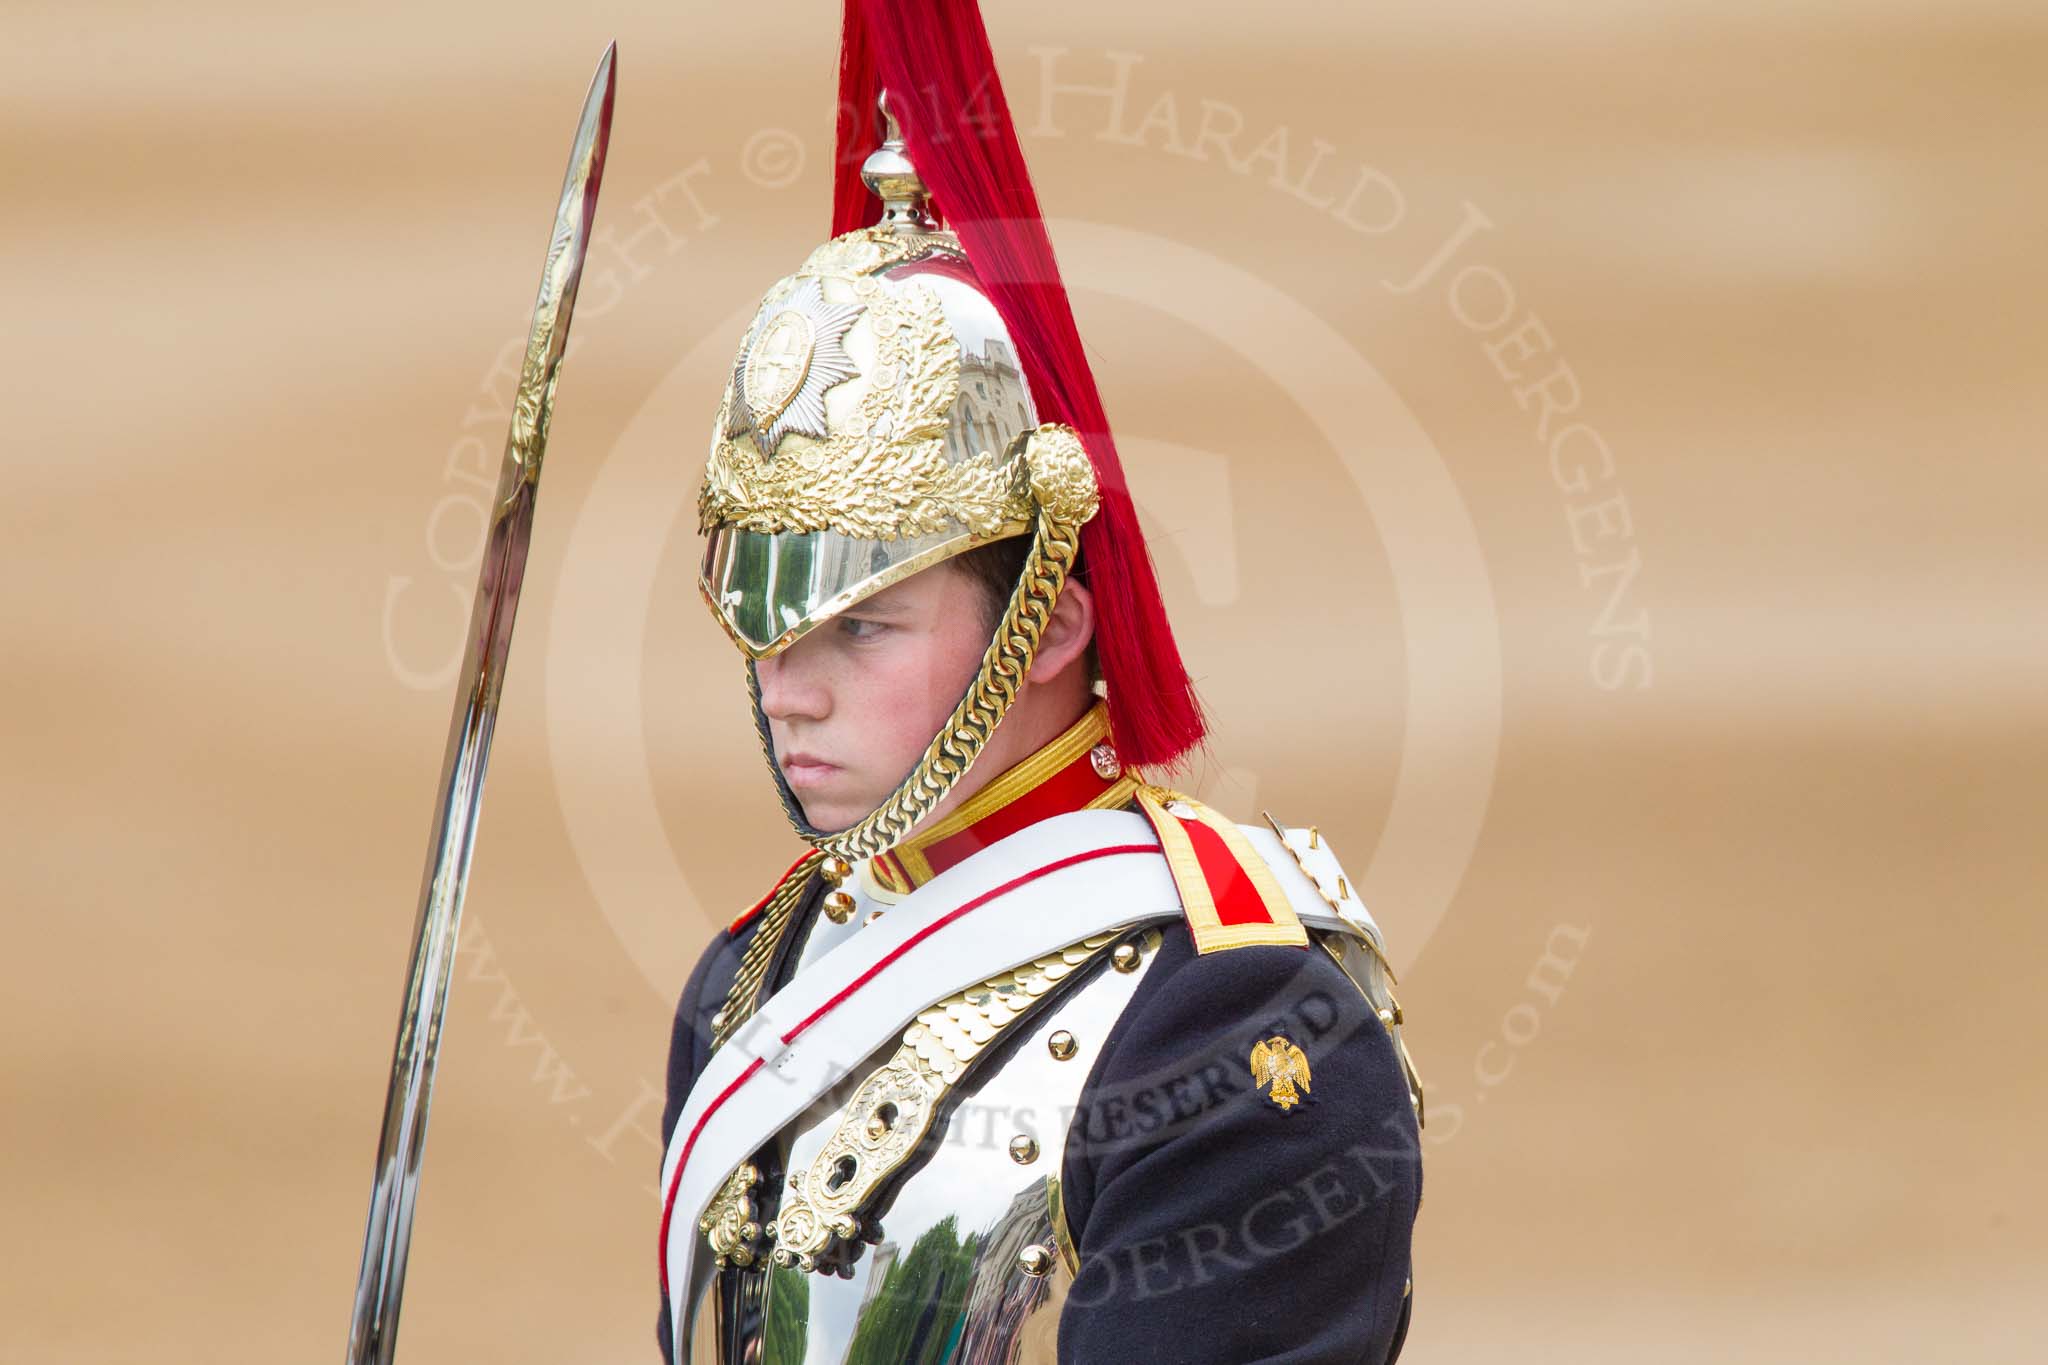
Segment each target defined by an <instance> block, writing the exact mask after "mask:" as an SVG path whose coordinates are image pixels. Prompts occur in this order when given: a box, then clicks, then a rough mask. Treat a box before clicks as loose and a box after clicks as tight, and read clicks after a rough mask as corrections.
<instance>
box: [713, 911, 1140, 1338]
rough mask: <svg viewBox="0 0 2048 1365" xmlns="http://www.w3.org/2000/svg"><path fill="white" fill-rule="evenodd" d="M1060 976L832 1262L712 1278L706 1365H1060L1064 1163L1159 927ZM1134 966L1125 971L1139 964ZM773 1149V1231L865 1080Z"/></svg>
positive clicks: (879, 1060)
mask: <svg viewBox="0 0 2048 1365" xmlns="http://www.w3.org/2000/svg"><path fill="white" fill-rule="evenodd" d="M1133 942H1134V943H1135V944H1136V945H1137V946H1138V948H1139V952H1138V953H1137V954H1136V958H1135V961H1133V959H1132V956H1131V955H1130V954H1129V953H1128V952H1126V953H1124V954H1121V955H1120V956H1119V960H1117V961H1115V962H1114V963H1112V961H1111V959H1110V958H1109V957H1108V956H1107V955H1103V956H1098V957H1096V958H1095V959H1094V960H1093V961H1092V963H1091V964H1090V966H1089V967H1088V968H1087V969H1086V970H1085V971H1082V972H1079V973H1077V974H1076V975H1075V976H1073V977H1072V978H1069V979H1068V980H1066V981H1063V982H1061V983H1060V985H1059V987H1058V988H1057V989H1056V990H1054V991H1052V992H1049V993H1048V994H1047V995H1046V997H1045V998H1044V999H1042V1000H1040V1001H1039V1002H1038V1003H1037V1005H1036V1006H1035V1007H1034V1008H1033V1009H1032V1010H1031V1012H1030V1013H1028V1014H1025V1015H1024V1016H1022V1017H1020V1018H1019V1019H1017V1021H1016V1022H1015V1023H1014V1024H1012V1025H1011V1026H1010V1028H1009V1029H1008V1030H1006V1031H1005V1032H1006V1034H1007V1035H1008V1036H1006V1037H1004V1038H1003V1039H1002V1040H1001V1042H1000V1045H998V1046H996V1047H992V1048H991V1049H989V1050H988V1051H987V1052H985V1053H983V1054H981V1055H980V1056H979V1057H978V1058H977V1059H976V1060H975V1062H974V1064H973V1066H972V1068H971V1069H970V1070H969V1071H968V1073H967V1074H966V1075H965V1077H964V1078H963V1079H962V1080H961V1082H960V1083H959V1084H958V1085H957V1086H956V1087H955V1088H954V1090H953V1091H952V1093H951V1094H950V1095H949V1096H948V1097H947V1099H946V1102H945V1106H944V1107H943V1108H942V1109H941V1110H940V1111H939V1113H938V1116H937V1118H936V1119H935V1121H934V1123H933V1125H932V1128H931V1131H930V1132H929V1134H928V1135H927V1136H926V1139H925V1141H924V1142H923V1144H922V1145H921V1146H920V1147H919V1149H918V1151H917V1153H916V1155H915V1156H914V1157H912V1159H911V1160H910V1161H909V1162H908V1163H906V1165H905V1167H904V1168H903V1170H902V1171H901V1172H900V1173H898V1174H897V1175H896V1176H895V1177H893V1178H892V1179H891V1180H890V1181H889V1182H888V1184H886V1185H885V1186H883V1187H882V1188H881V1189H880V1190H879V1191H878V1193H877V1195H876V1197H875V1198H874V1199H873V1201H872V1202H871V1203H870V1204H869V1205H868V1206H866V1207H865V1208H864V1209H863V1210H862V1218H861V1226H862V1231H861V1235H860V1236H859V1237H858V1238H857V1239H856V1240H855V1241H854V1242H853V1243H852V1244H851V1245H850V1246H849V1247H846V1248H843V1249H841V1251H840V1253H839V1254H838V1255H836V1256H835V1257H834V1258H832V1259H831V1260H830V1261H829V1262H828V1261H821V1263H820V1268H819V1269H818V1270H814V1271H805V1270H802V1269H800V1268H797V1267H794V1266H781V1265H775V1264H772V1263H768V1262H766V1261H765V1260H764V1261H762V1262H759V1263H757V1264H754V1265H751V1266H747V1267H744V1268H727V1269H724V1270H720V1271H718V1272H717V1273H716V1274H714V1275H711V1276H710V1277H709V1280H708V1282H707V1283H705V1284H704V1285H703V1286H702V1288H701V1289H700V1290H699V1292H698V1294H697V1296H696V1299H695V1302H694V1307H693V1310H692V1313H691V1315H690V1316H691V1331H690V1334H689V1343H688V1351H687V1354H686V1356H685V1359H687V1360H689V1361H690V1362H692V1365H1054V1362H1055V1359H1056V1349H1055V1347H1056V1340H1057V1333H1058V1326H1059V1315H1060V1308H1061V1306H1062V1304H1063V1303H1064V1301H1065V1297H1066V1292H1067V1289H1068V1287H1069V1286H1070V1285H1071V1284H1072V1283H1073V1277H1074V1270H1075V1253H1074V1247H1073V1240H1072V1238H1071V1237H1070V1236H1069V1235H1068V1232H1067V1229H1066V1227H1065V1223H1064V1218H1063V1210H1062V1208H1061V1203H1060V1190H1059V1174H1060V1161H1061V1156H1062V1154H1063V1153H1064V1151H1065V1149H1066V1139H1067V1130H1068V1126H1069V1124H1070V1123H1071V1122H1072V1120H1073V1116H1074V1113H1075V1111H1076V1109H1077V1108H1078V1107H1079V1106H1080V1103H1081V1098H1082V1088H1083V1085H1084V1083H1085V1082H1086V1080H1087V1078H1088V1074H1089V1072H1090V1071H1091V1070H1092V1069H1093V1067H1094V1065H1095V1062H1096V1060H1097V1059H1098V1058H1099V1057H1100V1055H1101V1049H1102V1045H1103V1042H1104V1040H1105V1039H1106V1038H1107V1037H1108V1035H1109V1030H1110V1028H1111V1026H1112V1025H1113V1024H1114V1023H1115V1022H1116V1019H1117V1016H1118V1015H1119V1014H1120V1013H1121V1012H1122V1010H1123V1008H1124V1006H1125V1005H1126V1004H1128V1003H1129V1002H1130V999H1131V996H1132V993H1133V992H1134V991H1135V990H1136V988H1137V985H1138V983H1139V981H1140V980H1142V979H1143V977H1144V975H1145V973H1146V972H1147V971H1149V970H1150V969H1151V965H1152V962H1153V960H1154V957H1155V950H1156V948H1157V945H1158V943H1159V934H1158V932H1157V931H1156V930H1155V931H1147V932H1145V933H1144V934H1142V935H1141V936H1139V937H1137V938H1135V939H1134V940H1133ZM1127 968H1128V970H1127ZM893 1051H894V1048H893V1046H892V1047H890V1048H885V1049H882V1050H880V1051H878V1052H877V1053H876V1054H875V1055H874V1056H873V1057H872V1058H870V1059H868V1060H867V1061H866V1062H864V1063H863V1064H862V1065H860V1066H857V1067H855V1068H853V1070H852V1072H851V1074H850V1076H849V1079H848V1081H847V1083H846V1084H845V1085H844V1086H842V1087H841V1088H839V1089H838V1090H835V1091H834V1092H833V1093H832V1094H830V1095H827V1096H826V1097H825V1098H823V1099H821V1100H820V1101H819V1102H818V1103H817V1104H815V1105H813V1106H812V1107H811V1108H810V1109H808V1110H807V1111H805V1113H804V1114H803V1115H802V1116H801V1117H799V1118H798V1119H797V1120H796V1122H794V1123H792V1124H791V1125H790V1126H789V1127H788V1128H787V1129H785V1130H784V1132H783V1133H782V1134H781V1135H780V1136H779V1137H778V1138H777V1139H776V1141H775V1142H774V1143H772V1144H771V1145H770V1147H769V1149H768V1150H767V1151H766V1152H764V1154H763V1155H764V1156H765V1157H766V1158H767V1159H768V1163H769V1165H768V1167H766V1168H764V1170H763V1177H764V1178H763V1181H762V1189H763V1192H764V1193H763V1200H764V1203H765V1205H766V1207H765V1208H764V1209H763V1221H764V1222H767V1221H770V1220H772V1219H773V1218H774V1215H775V1212H776V1208H777V1199H778V1198H779V1197H783V1196H784V1194H785V1192H786V1190H787V1188H788V1180H789V1173H790V1172H801V1171H805V1170H807V1169H809V1168H810V1166H811V1164H812V1162H813V1161H814V1160H815V1159H816V1158H817V1157H818V1155H819V1153H820V1151H821V1150H822V1149H823V1148H824V1147H825V1145H826V1144H827V1142H829V1141H830V1140H831V1138H832V1135H833V1134H834V1133H835V1132H836V1131H837V1130H838V1129H839V1127H840V1125H841V1122H842V1120H843V1117H844V1115H843V1112H842V1110H843V1107H844V1106H845V1105H846V1103H847V1100H848V1099H849V1097H850V1096H851V1095H852V1092H853V1091H854V1089H855V1088H856V1087H857V1085H858V1083H859V1081H860V1080H861V1079H862V1078H863V1077H865V1076H866V1075H867V1074H868V1073H869V1072H870V1071H872V1070H873V1069H874V1068H875V1067H877V1066H880V1065H882V1064H883V1063H884V1062H886V1061H887V1060H888V1058H889V1056H890V1055H891V1053H892V1052H893Z"/></svg>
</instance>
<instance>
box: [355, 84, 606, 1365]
mask: <svg viewBox="0 0 2048 1365" xmlns="http://www.w3.org/2000/svg"><path fill="white" fill-rule="evenodd" d="M617 59H618V44H617V43H613V44H611V45H610V46H608V47H606V48H605V51H604V56H603V58H602V59H601V60H600V61H599V62H598V64H597V74H596V76H595V77H593V78H592V80H591V82H590V93H589V94H588V95H587V96H586V97H585V99H584V101H583V113H582V116H581V117H580V118H579V119H578V120H577V124H576V139H575V142H574V143H573V144H572V145H571V148H570V152H569V170H568V173H567V174H566V175H565V176H564V177H563V179H562V197H561V200H560V203H559V206H558V207H557V209H556V211H555V223H554V231H553V232H552V233H551V234H550V235H549V237H548V255H547V263H546V265H545V266H543V267H542V270H541V277H540V296H539V298H538V299H537V300H536V301H535V303H534V307H533V327H532V330H531V331H530V332H529V334H528V336H527V342H526V358H525V361H524V363H523V364H522V365H521V368H520V374H519V389H518V392H517V394H516V395H515V396H514V399H513V405H512V427H511V430H510V432H509V433H508V434H507V435H506V437H505V461H504V464H503V465H502V467H501V468H500V470H499V473H498V488H497V494H496V497H495V498H494V500H493V504H492V510H491V528H490V535H489V537H488V539H487V540H486V542H485V546H484V556H483V565H482V568H481V570H480V571H479V575H478V580H477V589H476V602H475V605H474V606H473V607H472V608H471V611H470V619H469V637H468V644H467V646H466V649H465V653H464V657H463V663H462V682H461V686H460V687H459V689H458V690H457V692H456V695H455V714H454V718H453V719H452V721H451V722H450V724H449V730H448V747H447V750H446V752H445V756H444V757H443V759H442V762H441V783H440V787H439V788H438V795H437V797H436V800H435V804H434V827H433V834H432V838H431V840H430V842H429V844H428V848H427V866H426V872H425V875H424V876H423V878H422V879H421V883H420V906H419V919H418V921H417V923H416V924H415V926H414V942H413V948H412V959H411V962H410V963H409V964H408V966H407V968H406V978H405V1001H404V1004H403V1006H402V1007H401V1009H400V1011H399V1016H398V1042H397V1045H396V1047H395V1048H394V1050H393V1055H392V1059H391V1083H390V1088H389V1089H388V1090H387V1091H386V1093H385V1097H384V1126H383V1131H382V1133H381V1134H380V1136H379V1138H378V1142H377V1167H376V1172H375V1175H374V1177H373V1180H372V1183H371V1186H370V1216H369V1223H368V1226H367V1228H366V1229H365V1230H364V1233H363V1266H362V1273H361V1275H360V1276H359V1277H358V1278H357V1280H356V1301H355V1314H354V1317H353V1319H352V1320H351V1322H350V1324H349V1333H348V1356H347V1360H348V1365H390V1361H391V1358H392V1353H393V1351H394V1350H395V1349H396V1346H397V1337H398V1309H399V1301H400V1299H401V1298H402V1297H403V1295H404V1292H405V1261H406V1253H407V1251H408V1250H409V1249H410V1247H411V1244H412V1215H413V1202H414V1199H415V1198H416V1196H417V1194H418V1191H419V1178H420V1156H421V1152H422V1150H423V1148H424V1145H425V1142H426V1136H427V1107H428V1102H429V1101H430V1100H431V1099H432V1097H433V1090H434V1066H435V1061H436V1058H437V1055H438V1053H439V1051H440V1044H441V1021H442V1018H443V1016H444V1014H445V1013H446V1011H447V1007H448V987H449V982H450V980H451V977H452V975H453V972H454V966H455V940H456V935H457V934H458V932H459V931H460V928H461V923H462V897H463V891H464V890H465V888H466V887H467V885H468V882H469V862H470V856H471V854H472V853H474V852H475V849H476V825H477V813H478V810H479V809H480V806H481V803H482V800H483V786H484V770H485V767H486V765H487V764H488V762H489V760H490V752H491V730H492V727H493V726H494V725H495V724H496V722H497V718H498V697H499V694H500V692H501V691H502V689H503V687H504V677H505V661H506V657H507V655H508V653H509V652H510V650H511V647H512V619H513V616H514V614H515V613H516V612H517V611H518V609H519V588H520V584H521V581H522V580H523V579H524V577H525V573H526V551H527V543H528V540H529V538H530V537H531V535H532V533H533V508H534V500H535V498H536V496H537V493H538V488H539V484H540V469H541V460H542V457H543V456H544V455H545V454H546V452H547V441H548V424H549V421H550V419H551V418H552V417H553V415H554V406H555V381H556V379H557V377H558V376H559V373H560V369H561V363H562V354H563V351H564V348H565V347H566V346H567V344H568V340H569V316H570V313H571V312H572V311H573V310H574V309H575V306H576V286H577V284H578V282H579V281H580V280H581V278H582V274H583V256H584V252H585V250H586V249H587V248H588V246H589V244H590V226H591V220H592V218H593V217H594V215H595V214H596V211H597V191H598V187H599V185H600V183H601V182H602V181H603V179H604V159H605V148H606V145H607V144H608V143H609V141H610V139H611V128H612V95H613V90H614V87H615V84H616V70H615V68H616V65H617Z"/></svg>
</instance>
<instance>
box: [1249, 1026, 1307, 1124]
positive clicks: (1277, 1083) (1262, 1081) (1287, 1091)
mask: <svg viewBox="0 0 2048 1365" xmlns="http://www.w3.org/2000/svg"><path fill="white" fill-rule="evenodd" d="M1268 1085H1270V1086H1272V1089H1271V1090H1268V1091H1267V1092H1266V1098H1267V1099H1269V1100H1271V1101H1273V1103H1275V1104H1277V1105H1279V1106H1280V1107H1281V1108H1282V1109H1292V1108H1293V1107H1294V1106H1295V1105H1296V1104H1298V1103H1300V1102H1301V1096H1300V1095H1298V1094H1296V1093H1295V1090H1294V1088H1295V1087H1296V1086H1297V1085H1298V1086H1300V1087H1301V1088H1302V1090H1303V1091H1307V1089H1308V1054H1307V1053H1305V1052H1303V1051H1302V1050H1301V1049H1300V1048H1299V1047H1297V1046H1295V1044H1294V1043H1293V1042H1292V1041H1290V1040H1289V1039H1287V1038H1284V1037H1282V1036H1281V1035H1279V1034H1274V1035H1273V1036H1272V1037H1271V1038H1268V1039H1266V1040H1265V1041H1264V1042H1262V1043H1253V1044H1252V1086H1253V1088H1254V1089H1265V1087H1266V1086H1268Z"/></svg>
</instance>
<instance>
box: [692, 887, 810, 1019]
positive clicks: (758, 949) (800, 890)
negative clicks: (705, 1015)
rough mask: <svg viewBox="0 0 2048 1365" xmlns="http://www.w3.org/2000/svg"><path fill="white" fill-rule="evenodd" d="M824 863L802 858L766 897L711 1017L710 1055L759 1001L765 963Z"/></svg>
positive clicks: (766, 964)
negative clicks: (720, 1003) (750, 938)
mask: <svg viewBox="0 0 2048 1365" xmlns="http://www.w3.org/2000/svg"><path fill="white" fill-rule="evenodd" d="M824 861H825V855H824V854H822V853H807V854H805V855H804V857H803V861H801V862H799V863H798V864H797V865H796V866H795V867H794V868H792V869H791V870H790V874H789V875H788V876H787V877H784V878H783V879H782V885H780V886H778V887H776V888H775V890H774V892H773V893H772V894H771V895H770V896H769V898H768V904H767V906H766V907H764V908H763V909H762V911H761V922H760V925H759V927H757V928H756V929H755V930H754V941H753V942H751V943H749V944H748V945H747V951H746V954H745V956H743V957H741V958H740V969H739V972H738V974H737V975H735V976H734V977H733V979H732V987H731V989H729V990H728V991H726V993H725V1007H724V1008H723V1009H721V1010H719V1011H718V1013H716V1014H714V1015H712V1016H711V1050H712V1051H713V1052H716V1051H717V1050H718V1049H719V1048H721V1047H723V1046H725V1040H726V1039H728V1038H730V1037H732V1035H733V1033H734V1032H735V1031H736V1030H737V1029H738V1028H739V1026H740V1025H741V1024H744V1023H746V1022H747V1020H748V1019H750V1018H752V1017H753V1013H754V1010H755V1008H756V1006H757V1005H758V1004H759V1003H760V999H761V983H762V981H763V980H764V979H765V978H766V977H767V975H768V960H769V959H770V958H772V957H774V956H775V946H776V945H777V944H779V943H781V942H782V935H783V932H784V931H785V930H786V929H788V928H789V920H790V916H791V915H793V914H795V913H796V907H797V902H799V901H801V900H802V899H803V898H804V892H805V890H807V889H808V888H809V887H810V884H811V874H812V873H813V872H815V871H816V870H817V867H818V864H819V863H822V862H824Z"/></svg>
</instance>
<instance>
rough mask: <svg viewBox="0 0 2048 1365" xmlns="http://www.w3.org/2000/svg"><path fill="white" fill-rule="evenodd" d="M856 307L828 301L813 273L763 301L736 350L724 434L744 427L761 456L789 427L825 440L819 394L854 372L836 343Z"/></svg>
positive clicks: (770, 452) (767, 455)
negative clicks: (737, 355)
mask: <svg viewBox="0 0 2048 1365" xmlns="http://www.w3.org/2000/svg"><path fill="white" fill-rule="evenodd" d="M863 311H864V305H862V304H858V303H831V302H828V301H827V300H826V298H825V294H824V291H823V289H821V288H820V287H819V283H818V281H817V279H816V278H815V277H814V278H811V279H806V280H804V281H803V282H802V283H801V284H799V285H798V286H797V287H796V289H795V290H794V291H793V292H791V293H790V294H789V295H788V297H786V298H784V299H782V300H779V301H770V302H769V304H768V305H767V306H765V307H763V308H762V310H761V313H760V315H759V316H758V317H757V318H756V319H755V323H754V339H753V341H752V342H751V343H749V344H748V346H747V347H746V349H745V350H744V351H743V352H742V353H741V356H740V364H739V374H738V375H737V376H736V378H737V380H738V382H737V383H735V384H734V385H733V399H734V402H733V412H732V421H731V424H730V429H729V430H728V431H727V432H726V434H727V435H728V436H737V435H739V434H740V433H741V432H744V431H752V432H753V434H754V440H755V443H756V444H757V445H758V446H759V447H760V450H761V456H762V458H763V459H773V458H774V457H775V451H776V447H778V446H780V445H781V444H782V438H783V437H784V436H787V435H789V434H790V433H791V432H797V433H800V434H801V435H804V436H809V437H811V438H813V439H814V440H819V441H822V440H825V439H826V438H827V437H828V436H829V435H830V432H829V431H828V430H827V428H826V425H825V392H826V390H828V389H830V388H832V387H833V386H834V385H837V384H842V383H844V382H845V381H847V380H849V379H852V378H853V377H854V376H855V375H857V374H859V373H860V370H859V367H858V366H856V365H855V364H854V362H853V357H851V356H849V355H848V354H847V353H846V349H845V347H844V346H843V345H841V342H842V341H843V340H844V339H845V336H846V334H847V333H848V332H849V331H851V330H852V329H853V324H854V323H855V322H857V321H858V320H859V319H860V315H861V313H862V312H863Z"/></svg>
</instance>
